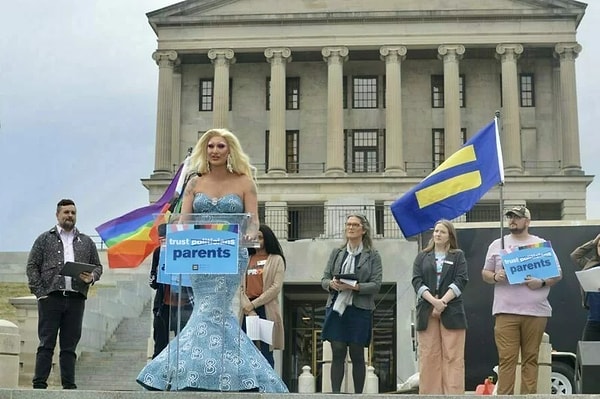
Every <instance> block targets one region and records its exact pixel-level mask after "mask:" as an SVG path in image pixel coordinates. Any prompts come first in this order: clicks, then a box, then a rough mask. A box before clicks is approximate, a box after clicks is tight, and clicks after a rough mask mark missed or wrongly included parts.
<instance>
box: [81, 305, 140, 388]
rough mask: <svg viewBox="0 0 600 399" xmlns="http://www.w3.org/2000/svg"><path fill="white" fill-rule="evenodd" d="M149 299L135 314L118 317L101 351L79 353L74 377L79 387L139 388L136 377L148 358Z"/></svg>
mask: <svg viewBox="0 0 600 399" xmlns="http://www.w3.org/2000/svg"><path fill="white" fill-rule="evenodd" d="M151 317H152V301H149V302H148V303H147V304H146V306H145V307H144V309H143V311H142V313H141V314H140V315H139V316H138V317H129V318H125V319H123V320H122V321H121V323H120V324H119V326H118V327H117V329H116V330H115V332H114V334H113V336H112V337H111V338H110V339H109V340H108V341H107V342H106V345H105V347H104V348H103V349H102V351H100V352H87V351H84V352H82V353H81V356H80V357H79V358H78V360H77V366H76V367H77V369H76V374H75V375H76V377H75V378H76V381H77V386H78V388H79V389H85V390H101V391H140V390H143V388H142V387H141V386H140V385H139V384H138V383H137V382H136V381H135V379H136V377H137V375H138V373H139V372H140V370H141V369H142V368H143V367H144V365H145V364H146V362H147V356H148V355H147V348H148V338H149V337H150V334H151V320H152V319H151Z"/></svg>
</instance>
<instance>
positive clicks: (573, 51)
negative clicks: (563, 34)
mask: <svg viewBox="0 0 600 399" xmlns="http://www.w3.org/2000/svg"><path fill="white" fill-rule="evenodd" d="M581 50H582V47H581V44H579V43H576V42H573V43H557V44H556V46H554V56H555V57H557V58H560V59H561V60H563V59H567V60H574V59H575V58H577V57H578V56H579V53H581Z"/></svg>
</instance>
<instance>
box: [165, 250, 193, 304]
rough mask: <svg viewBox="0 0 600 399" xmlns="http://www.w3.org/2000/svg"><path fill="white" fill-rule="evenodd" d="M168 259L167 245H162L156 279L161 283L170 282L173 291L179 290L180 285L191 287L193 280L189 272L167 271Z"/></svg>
mask: <svg viewBox="0 0 600 399" xmlns="http://www.w3.org/2000/svg"><path fill="white" fill-rule="evenodd" d="M166 260H167V248H166V246H165V245H163V246H161V247H160V256H159V258H158V268H157V275H156V281H157V282H158V283H160V284H169V285H170V286H172V287H171V292H177V290H178V288H179V286H180V285H181V286H182V287H191V286H192V280H191V279H190V276H189V275H188V274H167V273H165V268H166ZM180 280H181V281H180Z"/></svg>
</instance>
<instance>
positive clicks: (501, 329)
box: [481, 206, 562, 395]
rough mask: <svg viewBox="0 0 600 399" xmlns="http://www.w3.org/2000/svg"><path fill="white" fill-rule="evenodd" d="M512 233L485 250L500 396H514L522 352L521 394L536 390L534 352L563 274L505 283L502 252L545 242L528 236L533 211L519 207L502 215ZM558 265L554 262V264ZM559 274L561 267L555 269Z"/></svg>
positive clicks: (485, 269)
mask: <svg viewBox="0 0 600 399" xmlns="http://www.w3.org/2000/svg"><path fill="white" fill-rule="evenodd" d="M505 216H506V219H507V221H508V228H509V229H510V234H509V235H506V236H504V237H502V238H498V239H497V240H495V241H494V242H492V243H491V244H490V246H489V247H488V251H487V255H486V257H485V265H484V266H483V270H482V271H481V275H482V277H483V281H485V282H486V283H488V284H493V285H494V304H493V306H492V314H493V315H494V316H495V326H494V336H495V341H496V348H497V349H498V361H499V367H498V369H499V370H498V395H512V394H514V390H515V379H516V376H515V372H516V368H517V362H518V359H519V351H520V352H521V392H520V393H521V394H522V395H526V394H535V393H536V392H537V377H538V363H537V360H538V352H539V347H540V343H541V342H542V336H543V334H544V330H545V329H546V323H547V321H548V318H549V317H550V316H551V315H552V307H551V306H550V303H549V302H548V294H549V293H550V287H551V286H553V285H554V284H556V283H558V282H559V281H560V279H561V278H562V276H558V277H554V278H549V279H546V280H542V279H539V278H535V277H528V278H527V279H526V281H525V283H522V284H512V285H511V284H509V283H508V279H507V278H506V272H505V270H504V268H503V267H502V259H501V257H500V255H501V250H502V249H511V248H515V247H522V246H526V245H531V244H536V243H539V242H543V241H545V240H544V239H542V238H540V237H537V236H534V235H531V234H529V224H530V223H531V212H529V209H527V208H526V207H524V206H517V207H514V208H511V209H509V210H507V211H506V212H505ZM556 262H557V265H558V259H557V260H556ZM559 270H560V265H559ZM561 273H562V272H561Z"/></svg>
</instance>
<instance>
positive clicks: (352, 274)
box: [333, 273, 358, 280]
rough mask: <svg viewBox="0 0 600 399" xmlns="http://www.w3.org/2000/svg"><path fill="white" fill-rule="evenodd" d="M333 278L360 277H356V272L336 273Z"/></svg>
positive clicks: (350, 278) (348, 278) (355, 278)
mask: <svg viewBox="0 0 600 399" xmlns="http://www.w3.org/2000/svg"><path fill="white" fill-rule="evenodd" d="M333 278H335V279H338V280H342V279H343V280H358V277H356V273H346V274H335V275H334V276H333Z"/></svg>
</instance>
